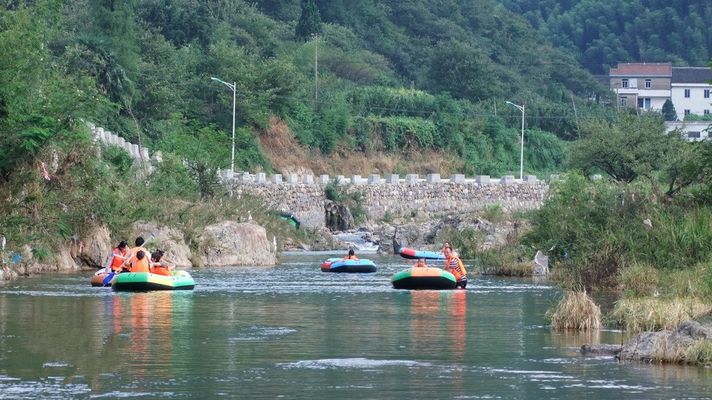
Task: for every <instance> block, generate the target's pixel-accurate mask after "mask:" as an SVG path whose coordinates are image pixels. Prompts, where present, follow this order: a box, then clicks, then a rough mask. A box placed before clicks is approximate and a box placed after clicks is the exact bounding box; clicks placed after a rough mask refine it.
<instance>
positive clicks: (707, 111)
mask: <svg viewBox="0 0 712 400" xmlns="http://www.w3.org/2000/svg"><path fill="white" fill-rule="evenodd" d="M702 113H703V114H704V115H710V110H705V111H703V112H702Z"/></svg>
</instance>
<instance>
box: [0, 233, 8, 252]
mask: <svg viewBox="0 0 712 400" xmlns="http://www.w3.org/2000/svg"><path fill="white" fill-rule="evenodd" d="M6 244H7V240H6V239H5V236H3V237H2V239H0V246H2V251H5V245H6Z"/></svg>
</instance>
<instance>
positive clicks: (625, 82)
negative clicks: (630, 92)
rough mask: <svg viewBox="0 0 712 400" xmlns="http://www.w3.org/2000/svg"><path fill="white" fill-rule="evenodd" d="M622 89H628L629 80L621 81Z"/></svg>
mask: <svg viewBox="0 0 712 400" xmlns="http://www.w3.org/2000/svg"><path fill="white" fill-rule="evenodd" d="M621 87H624V88H627V87H628V79H621Z"/></svg>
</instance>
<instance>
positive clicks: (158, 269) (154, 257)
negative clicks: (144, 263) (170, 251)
mask: <svg viewBox="0 0 712 400" xmlns="http://www.w3.org/2000/svg"><path fill="white" fill-rule="evenodd" d="M164 254H165V253H164V252H163V250H156V251H154V252H153V253H151V272H152V273H154V274H156V275H165V276H171V270H172V269H173V266H172V265H170V264H169V263H168V261H167V260H165V259H163V255H164Z"/></svg>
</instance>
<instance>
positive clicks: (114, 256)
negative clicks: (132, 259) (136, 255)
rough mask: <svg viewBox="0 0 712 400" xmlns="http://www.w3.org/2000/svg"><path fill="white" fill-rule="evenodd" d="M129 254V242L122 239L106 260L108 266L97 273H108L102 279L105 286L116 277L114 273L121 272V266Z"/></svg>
mask: <svg viewBox="0 0 712 400" xmlns="http://www.w3.org/2000/svg"><path fill="white" fill-rule="evenodd" d="M129 254H130V253H129V244H128V243H126V241H125V240H122V241H121V242H120V243H119V245H118V246H116V247H114V249H113V250H112V251H111V254H109V257H108V258H107V260H106V268H104V269H100V270H99V271H97V273H96V275H101V274H104V273H105V274H107V275H106V277H105V278H104V280H103V281H102V282H103V284H104V285H105V286H106V285H108V283H109V282H111V279H113V278H114V275H116V274H118V273H119V272H121V266H122V265H124V262H125V261H126V259H127V258H128V257H129Z"/></svg>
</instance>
